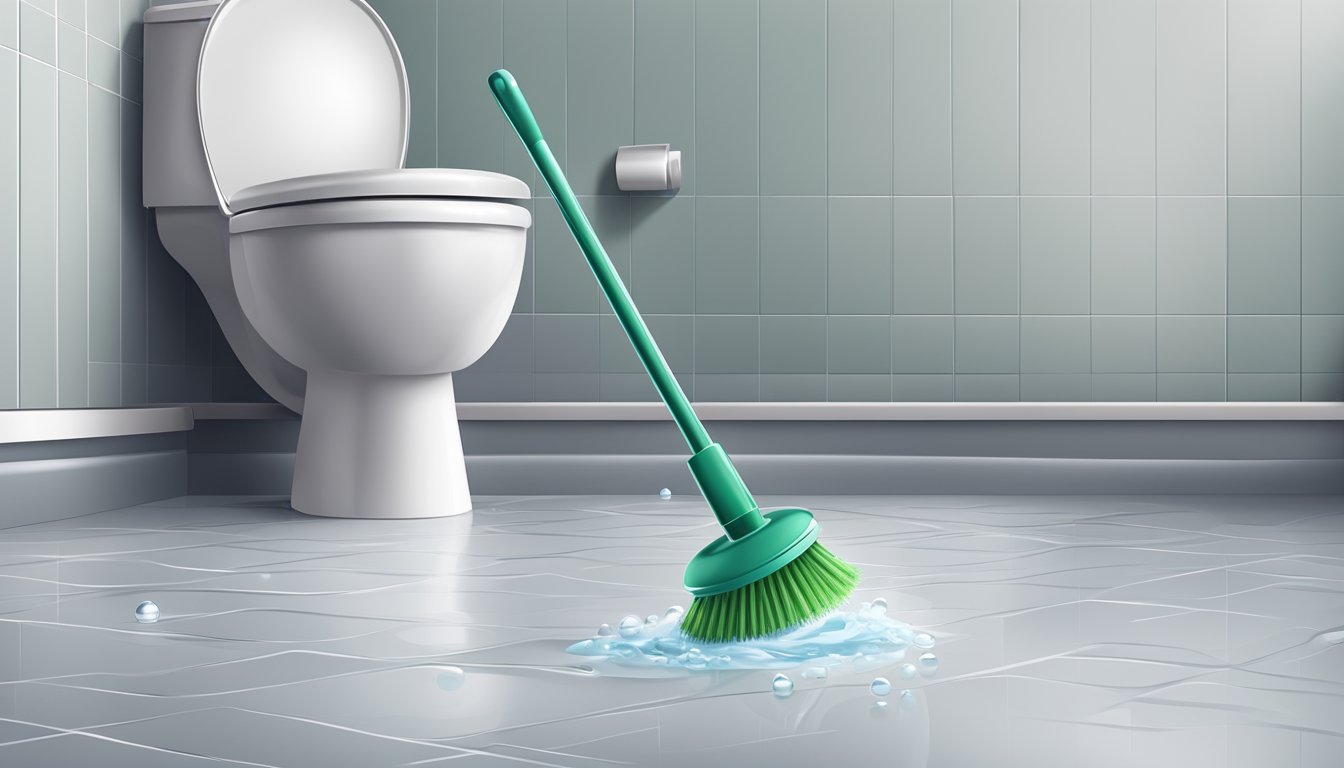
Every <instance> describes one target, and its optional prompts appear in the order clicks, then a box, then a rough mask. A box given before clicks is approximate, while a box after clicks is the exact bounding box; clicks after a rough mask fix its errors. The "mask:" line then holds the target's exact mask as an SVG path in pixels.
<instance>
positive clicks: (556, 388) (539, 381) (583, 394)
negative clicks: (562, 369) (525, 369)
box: [532, 373, 598, 403]
mask: <svg viewBox="0 0 1344 768" xmlns="http://www.w3.org/2000/svg"><path fill="white" fill-rule="evenodd" d="M532 380H533V386H534V387H535V389H534V391H535V392H536V398H537V400H539V401H549V402H560V403H565V402H592V401H594V400H596V399H597V396H598V386H597V385H598V375H597V374H596V373H536V374H534V375H533V377H532Z"/></svg>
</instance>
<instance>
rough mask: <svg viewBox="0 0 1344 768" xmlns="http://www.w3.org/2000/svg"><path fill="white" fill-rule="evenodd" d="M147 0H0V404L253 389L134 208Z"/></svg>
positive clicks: (252, 393) (181, 396) (242, 394)
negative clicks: (144, 22)
mask: <svg viewBox="0 0 1344 768" xmlns="http://www.w3.org/2000/svg"><path fill="white" fill-rule="evenodd" d="M148 6H149V2H148V0H120V3H119V2H118V0H22V2H20V1H19V0H0V408H15V407H19V408H54V407H63V408H64V407H81V406H115V405H136V404H141V403H145V402H190V401H198V400H211V399H216V400H242V399H247V400H250V399H258V398H261V397H264V395H262V394H261V392H260V390H259V389H258V388H257V387H256V385H255V384H253V383H252V381H251V380H250V379H249V378H248V377H247V376H246V374H245V373H243V371H242V368H241V367H240V366H239V365H238V363H237V361H236V359H234V357H233V355H232V353H231V352H229V351H228V347H227V345H226V344H225V343H224V341H223V338H222V336H220V335H219V332H218V330H217V328H216V327H215V323H214V320H213V318H212V317H211V316H210V314H209V310H208V308H207V307H206V305H205V302H204V300H203V299H202V298H201V296H200V292H199V291H197V290H196V288H195V285H194V284H193V283H192V282H191V280H190V279H188V278H187V277H186V276H185V273H183V272H182V270H181V269H180V268H179V267H178V266H177V263H176V262H174V261H173V260H172V259H171V258H170V257H169V256H168V255H167V254H166V253H164V251H163V249H162V247H161V246H160V245H159V243H158V238H157V237H156V236H155V234H154V231H153V227H152V222H153V219H152V216H151V215H150V214H149V213H148V212H147V211H145V210H144V209H143V208H141V206H140V199H141V198H140V122H141V110H140V84H141V61H140V59H141V40H142V37H141V29H140V17H141V15H142V14H143V13H144V11H145V9H146V8H147V7H148Z"/></svg>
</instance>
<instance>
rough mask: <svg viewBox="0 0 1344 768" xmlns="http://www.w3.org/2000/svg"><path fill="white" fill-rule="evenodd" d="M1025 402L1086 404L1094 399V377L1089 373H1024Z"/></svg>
mask: <svg viewBox="0 0 1344 768" xmlns="http://www.w3.org/2000/svg"><path fill="white" fill-rule="evenodd" d="M1021 389H1022V400H1023V401H1024V402H1055V403H1086V402H1088V401H1090V400H1091V399H1092V376H1091V374H1087V373H1024V374H1022V381H1021Z"/></svg>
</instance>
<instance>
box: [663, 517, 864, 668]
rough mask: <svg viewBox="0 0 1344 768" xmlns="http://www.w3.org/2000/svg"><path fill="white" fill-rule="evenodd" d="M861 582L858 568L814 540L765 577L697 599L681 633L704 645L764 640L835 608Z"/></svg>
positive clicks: (682, 622)
mask: <svg viewBox="0 0 1344 768" xmlns="http://www.w3.org/2000/svg"><path fill="white" fill-rule="evenodd" d="M858 583H859V571H858V569H856V568H855V567H854V566H852V565H850V564H849V563H846V562H845V561H844V560H841V559H840V558H838V557H836V556H835V555H834V554H833V553H831V551H830V550H828V549H826V548H825V547H823V546H822V545H821V543H820V542H816V543H813V544H812V546H810V547H808V548H807V549H806V550H804V551H803V553H802V554H801V555H799V556H798V558H797V559H795V560H794V561H793V562H791V563H789V564H788V565H786V566H784V567H783V568H780V569H779V570H777V571H775V572H774V573H772V574H770V575H769V576H766V577H765V578H763V579H759V580H757V581H754V582H752V583H751V584H748V585H747V586H745V587H742V588H741V589H735V590H732V591H730V592H724V593H721V594H718V595H710V596H709V597H697V598H695V600H694V601H693V602H692V603H691V607H690V610H688V611H686V616H685V618H683V619H682V620H681V631H682V634H684V635H686V636H687V637H689V638H691V639H692V640H697V641H699V642H702V643H727V642H731V641H734V640H750V639H752V638H757V637H766V636H769V635H773V634H777V633H779V632H782V631H784V630H786V629H791V628H793V627H796V626H798V625H800V624H805V623H807V622H808V621H811V620H812V619H815V618H818V617H820V616H822V615H824V614H825V613H826V612H827V611H830V610H832V609H833V608H836V607H837V606H839V605H840V604H841V603H843V602H845V600H846V599H847V598H848V597H849V593H850V592H852V591H853V590H854V586H855V585H856V584H858Z"/></svg>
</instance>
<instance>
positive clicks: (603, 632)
mask: <svg viewBox="0 0 1344 768" xmlns="http://www.w3.org/2000/svg"><path fill="white" fill-rule="evenodd" d="M614 634H616V633H615V632H614V631H613V630H612V628H611V625H610V624H603V625H602V626H600V627H598V628H597V636H598V637H611V636H612V635H614Z"/></svg>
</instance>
